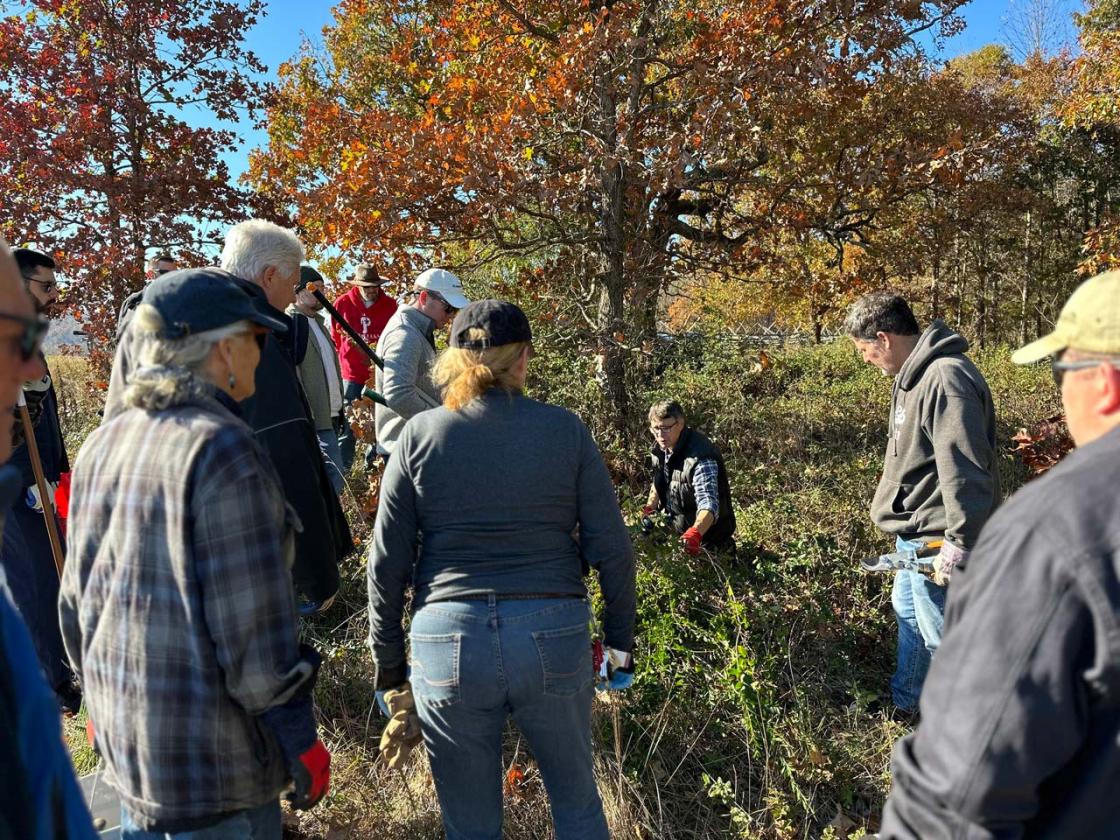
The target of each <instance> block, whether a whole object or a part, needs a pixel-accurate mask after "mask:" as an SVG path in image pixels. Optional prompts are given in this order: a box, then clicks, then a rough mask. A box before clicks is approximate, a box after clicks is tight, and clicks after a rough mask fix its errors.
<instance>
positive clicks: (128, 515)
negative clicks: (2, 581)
mask: <svg viewBox="0 0 1120 840" xmlns="http://www.w3.org/2000/svg"><path fill="white" fill-rule="evenodd" d="M277 315H280V313H277V312H276V310H275V309H274V308H272V307H270V306H268V304H267V303H265V302H264V301H263V299H260V298H257V297H255V296H252V295H250V294H249V293H248V292H247V291H246V290H245V289H244V287H243V285H242V284H240V283H239V282H238V281H237V279H236V278H235V277H233V276H232V275H230V274H229V273H228V272H225V271H221V270H219V269H184V270H181V271H175V272H171V273H170V274H165V275H163V276H162V277H160V278H158V279H156V280H155V281H154V282H153V283H152V284H151V285H149V286H148V288H147V290H146V291H145V293H144V299H143V301H142V302H141V303H140V305H139V306H138V307H137V308H136V312H135V314H134V316H133V318H132V323H131V324H130V325H129V328H128V329H129V333H130V335H131V336H132V342H133V354H134V355H133V361H134V362H135V366H134V368H133V370H132V372H131V375H130V377H129V383H128V386H127V387H126V388H125V391H124V397H123V400H124V405H123V406H122V407H121V410H119V411H118V412H117V413H116V414H115V415H114V417H113V418H112V419H110V420H109V421H108V422H106V423H104V424H103V425H102V426H101V427H100V428H98V429H97V430H96V431H95V432H93V434H91V435H90V436H89V438H88V439H87V440H86V443H85V445H84V446H83V447H82V452H81V455H80V456H79V457H78V461H77V463H76V465H75V467H74V478H73V486H72V495H71V512H70V519H71V522H70V549H71V556H70V560H69V562H68V563H67V566H66V571H65V573H64V575H63V580H62V594H61V599H60V606H59V616H60V620H61V625H62V634H63V638H64V640H65V643H66V650H67V652H68V653H69V655H70V659H71V661H72V662H73V663H74V667H75V669H76V670H77V672H78V673H79V675H80V677H81V680H82V685H83V688H84V689H85V693H86V702H87V708H88V711H89V718H90V722H91V727H92V741H93V745H94V747H95V749H97V750H98V751H99V752H100V753H101V756H102V758H103V759H104V760H105V764H106V769H107V778H108V780H109V782H110V784H111V785H112V786H113V787H114V789H115V790H116V791H117V793H118V794H119V795H120V798H121V803H122V813H121V837H122V838H124V840H133V838H135V840H148V839H149V838H152V837H155V836H157V835H158V836H160V837H164V836H170V837H178V836H180V834H184V835H186V836H191V837H193V836H196V835H194V834H191V832H202V831H203V830H205V833H206V836H214V837H254V838H272V840H279V838H280V835H281V825H280V803H279V794H280V793H281V791H282V790H283V789H284V788H285V787H286V786H287V785H288V783H289V781H290V782H291V783H292V784H293V785H294V794H293V795H292V802H293V805H294V806H295V807H297V808H310V807H313V806H314V805H315V804H316V803H317V802H318V801H319V800H320V799H321V798H322V797H323V796H324V795H325V793H326V791H327V787H328V784H329V778H330V755H329V754H328V752H327V750H326V749H325V747H324V746H323V744H322V743H321V742H320V741H319V740H318V735H317V733H316V723H315V715H314V710H313V705H312V697H311V691H312V688H313V686H314V683H315V677H316V674H317V672H318V668H319V661H320V660H319V655H318V654H317V653H316V652H315V650H314V649H312V648H310V647H308V646H307V645H301V644H300V643H299V633H298V618H297V613H296V601H295V593H294V590H293V586H292V578H291V575H290V573H289V568H290V567H291V564H292V560H293V553H294V531H295V529H296V528H297V527H298V521H297V519H296V517H295V516H294V515H293V514H292V513H291V509H290V507H289V506H288V505H287V504H286V502H285V496H284V491H283V486H282V484H281V481H280V477H279V475H278V473H277V471H276V469H275V467H274V466H273V464H272V463H271V460H270V458H269V456H268V454H267V453H266V451H265V450H264V448H263V447H262V446H261V444H260V443H259V441H258V440H257V439H256V436H255V435H254V432H253V430H252V428H250V427H249V426H248V425H247V424H246V423H245V422H244V421H243V420H242V419H241V414H242V407H241V406H242V404H243V403H244V402H245V401H247V400H248V399H250V398H251V397H252V396H253V393H254V391H255V390H256V377H255V373H256V369H257V365H258V363H259V362H260V359H261V357H262V347H263V346H264V345H265V344H266V340H267V339H268V338H269V332H270V331H273V330H285V329H287V325H288V323H289V321H288V319H286V318H283V316H282V315H280V317H277Z"/></svg>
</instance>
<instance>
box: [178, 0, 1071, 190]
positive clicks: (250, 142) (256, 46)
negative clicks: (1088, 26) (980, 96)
mask: <svg viewBox="0 0 1120 840" xmlns="http://www.w3.org/2000/svg"><path fill="white" fill-rule="evenodd" d="M1057 1H1058V2H1060V3H1063V4H1064V5H1065V6H1066V7H1067V8H1068V9H1069V10H1070V11H1072V10H1073V9H1075V8H1077V7H1078V6H1079V3H1078V0H1057ZM1030 2H1031V0H972V2H971V3H969V4H968V5H967V6H965V8H964V9H963V12H962V16H963V17H964V19H965V21H966V23H967V26H966V27H965V29H964V31H963V32H961V33H960V34H959V35H957V36H955V37H954V38H952V39H950V40H949V41H948V42H947V43H946V44H945V51H944V57H945V58H952V57H953V56H955V55H960V54H962V53H967V52H972V51H973V50H976V49H979V48H980V47H982V46H984V45H985V44H990V43H993V42H1006V41H1007V38H1008V33H1007V28H1008V27H1007V21H1008V20H1009V19H1011V18H1012V17H1013V16H1014V15H1015V14H1016V10H1017V8H1018V7H1024V6H1027V5H1028V4H1029V3H1030ZM333 5H334V4H333V3H330V2H326V1H325V0H272V2H269V3H268V14H267V15H265V16H264V18H262V19H261V20H260V21H259V22H258V23H257V25H256V26H255V27H253V29H252V30H250V31H249V34H248V37H247V43H248V46H249V47H250V49H252V50H253V51H254V52H255V53H256V54H257V55H258V56H260V58H261V60H262V61H263V62H264V63H265V64H266V65H267V66H268V69H269V73H268V74H267V78H275V73H276V68H277V67H279V66H280V64H281V63H282V62H284V61H286V60H287V59H289V58H291V57H292V56H293V55H295V54H296V52H297V51H298V50H299V47H300V44H301V43H302V42H303V41H304V39H308V40H310V41H311V42H312V43H316V44H321V43H322V30H323V27H324V26H325V25H327V24H329V23H330V22H331V21H332V17H331V8H332V7H333ZM1072 34H1073V28H1072V23H1071V24H1070V29H1069V35H1071V36H1072ZM199 117H200V118H201V115H199ZM187 119H188V120H190V121H192V122H194V120H193V119H191V117H190V116H187ZM203 122H207V121H206V120H204V119H203ZM237 130H238V133H239V134H240V135H241V136H242V138H243V140H244V143H243V145H242V149H241V151H240V152H238V153H234V154H228V155H226V156H225V160H226V162H227V163H228V164H229V167H230V172H231V174H232V175H233V177H234V178H237V177H238V176H239V175H240V174H241V173H242V172H244V171H245V169H246V167H247V165H248V152H249V150H250V149H252V148H255V147H257V146H263V145H264V144H265V143H267V141H268V137H267V135H266V134H265V133H264V132H263V131H258V130H255V129H253V128H252V127H251V126H248V125H242V126H237Z"/></svg>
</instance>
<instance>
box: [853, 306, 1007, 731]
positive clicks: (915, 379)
mask: <svg viewBox="0 0 1120 840" xmlns="http://www.w3.org/2000/svg"><path fill="white" fill-rule="evenodd" d="M844 331H845V333H847V335H848V336H849V337H850V338H851V339H852V342H853V343H854V344H855V346H856V348H857V349H858V350H859V352H860V353H861V354H862V356H863V360H864V361H865V362H867V363H868V364H870V365H874V366H875V367H877V368H879V369H880V370H881V371H883V373H884V374H886V375H887V376H891V377H893V378H894V382H893V386H892V388H891V407H890V416H889V417H890V422H889V425H888V437H887V448H886V455H885V458H884V464H883V475H882V478H881V479H880V480H879V487H878V489H877V490H876V492H875V499H874V501H873V502H872V503H871V518H872V520H873V521H874V522H875V524H876V525H877V526H878V527H879V528H880V529H882V530H883V531H885V532H886V533H888V534H890V535H892V536H894V537H895V543H896V548H897V550H898V551H900V552H913V553H914V555H915V557H917V555H919V554H923V553H927V552H928V551H929V548H928V547H927V544H930V543H933V542H935V541H937V542H940V543H941V545H940V547H939V548H938V549H937V557H936V558H935V559H934V560H933V561H932V563H933V566H932V568H933V570H934V575H933V577H932V578H930V577H927V576H926V575H923V574H922V573H921V572H920V571H914V570H912V569H908V568H902V569H899V571H897V572H896V573H895V578H894V587H893V590H892V592H891V604H892V605H893V607H894V611H895V616H896V618H897V620H898V665H897V668H896V670H895V673H894V676H893V677H892V679H891V699H892V701H893V703H894V706H895V708H896V710H897V712H898V713H899V714H901V715H903V716H905V717H907V718H909V717H912V716H914V715H916V713H917V711H918V698H919V695H920V694H921V691H922V683H923V682H924V681H925V676H926V672H927V671H928V670H929V663H930V660H931V658H932V656H933V654H934V652H935V651H936V650H937V647H938V645H939V644H940V642H941V630H942V626H943V624H944V620H945V619H944V611H945V587H946V585H947V584H948V581H949V577H950V575H952V573H953V569H954V568H955V567H956V566H958V565H959V564H960V563H962V562H963V561H964V559H965V558H966V557H967V556H968V551H969V549H971V548H972V546H973V545H974V544H975V543H976V538H977V537H978V536H979V534H980V529H981V527H983V525H984V523H985V522H986V521H987V520H988V517H989V516H990V515H991V514H992V511H993V510H995V508H996V505H997V504H998V503H999V474H998V467H997V463H996V457H997V455H996V418H995V407H994V405H993V403H992V394H991V391H990V390H989V389H988V383H987V382H985V381H984V377H983V376H982V375H981V373H980V371H979V370H977V368H976V366H975V365H974V364H973V363H972V361H971V360H970V359H969V358H968V357H967V356H965V351H966V350H968V342H967V341H965V340H964V339H963V338H962V337H961V336H959V335H958V334H957V333H955V332H953V331H952V330H950V329H949V328H948V327H947V326H945V324H944V323H943V322H942V321H940V320H935V321H933V323H931V324H930V325H929V327H927V328H926V329H925V330H924V331H922V330H921V329H919V327H918V321H917V319H916V318H915V317H914V313H913V312H912V311H911V310H910V307H909V305H908V304H907V303H906V301H905V300H903V299H902V298H901V297H899V296H898V295H896V294H893V293H891V292H872V293H871V294H869V295H865V296H864V297H862V298H860V299H859V300H858V301H856V302H855V304H853V305H852V308H851V309H850V310H849V312H848V315H847V318H846V320H845V321H844Z"/></svg>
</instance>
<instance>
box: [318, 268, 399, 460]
mask: <svg viewBox="0 0 1120 840" xmlns="http://www.w3.org/2000/svg"><path fill="white" fill-rule="evenodd" d="M383 282H384V281H383V280H382V279H381V278H380V277H379V276H378V274H377V269H376V268H374V267H373V266H372V265H369V264H368V263H362V264H360V265H359V266H358V267H357V268H356V269H354V274H353V276H352V277H351V278H350V283H351V284H352V285H353V286H354V288H352V289H351V290H350V291H348V292H346V293H345V294H343V295H340V296H339V298H338V300H336V301H335V302H334V308H335V309H337V310H338V314H339V315H341V316H342V317H343V318H344V319H345V320H346V323H347V324H349V325H350V326H351V327H352V328H353V329H354V332H356V333H357V334H358V335H360V336H361V337H362V338H363V339H364V340H365V342H366V344H368V345H369V346H370V347H376V346H377V340H378V339H379V338H380V337H381V331H382V330H383V329H385V324H386V322H387V321H388V320H389V318H390V316H391V315H392V314H393V313H394V312H396V311H397V302H396V301H395V300H393V299H392V298H391V297H389V296H388V295H387V294H385V293H384V292H382V291H381V284H382V283H383ZM331 338H332V339H333V340H334V346H335V349H336V350H337V351H338V358H339V361H340V362H341V364H342V385H343V395H342V396H343V400H344V401H345V402H346V404H347V405H349V404H350V403H352V402H353V401H354V400H356V399H358V398H359V397H360V396H361V395H362V388H363V387H364V386H365V384H366V381H367V380H368V379H369V374H370V360H369V357H368V356H366V354H365V353H363V352H362V351H361V350H360V349H359V348H358V347H357V345H355V344H354V342H352V341H351V340H350V338H349V336H347V335H346V333H345V332H343V330H342V328H341V327H340V326H339V325H338V324H333V323H332V324H331ZM338 443H339V448H340V449H341V452H342V468H343V470H344V471H349V469H350V465H351V464H352V463H353V462H354V446H355V440H354V435H353V433H352V432H351V431H350V430H349V429H347V428H343V430H342V433H341V434H340V435H339V436H338ZM370 453H371V454H370V456H368V457H367V458H366V461H367V464H368V461H369V459H370V458H371V457H373V456H372V453H373V450H372V449H371V450H370Z"/></svg>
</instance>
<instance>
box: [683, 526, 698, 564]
mask: <svg viewBox="0 0 1120 840" xmlns="http://www.w3.org/2000/svg"><path fill="white" fill-rule="evenodd" d="M703 539H704V535H703V534H701V533H700V532H699V531H697V530H696V529H695V528H689V529H688V530H687V531H685V532H684V533H683V534H681V545H683V546H684V550H685V551H686V552H687V553H689V554H691V555H692V556H693V557H695V556H696V555H697V554H699V553H700V543H701V542H702V541H703Z"/></svg>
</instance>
